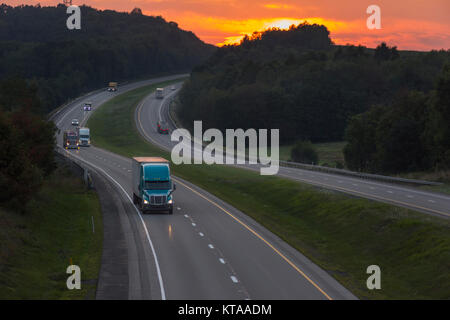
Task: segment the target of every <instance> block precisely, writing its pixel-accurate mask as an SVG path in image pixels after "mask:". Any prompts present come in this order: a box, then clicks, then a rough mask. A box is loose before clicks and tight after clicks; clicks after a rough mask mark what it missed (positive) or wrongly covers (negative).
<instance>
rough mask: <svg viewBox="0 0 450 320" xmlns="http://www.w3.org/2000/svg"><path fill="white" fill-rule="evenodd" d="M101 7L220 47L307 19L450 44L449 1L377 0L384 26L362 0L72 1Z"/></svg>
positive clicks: (348, 30)
mask: <svg viewBox="0 0 450 320" xmlns="http://www.w3.org/2000/svg"><path fill="white" fill-rule="evenodd" d="M58 2H62V1H48V0H44V1H30V0H9V1H6V3H7V4H9V5H18V4H31V5H35V4H37V3H40V4H41V6H45V5H56V4H57V3H58ZM73 3H74V4H77V5H82V4H86V5H89V6H92V7H95V8H98V9H112V10H117V11H126V12H129V11H131V10H132V9H133V8H134V7H139V8H141V9H142V11H143V12H144V14H146V15H161V16H163V17H164V18H165V19H166V20H167V21H175V22H177V23H178V25H179V26H180V27H181V28H182V29H185V30H189V31H192V32H194V33H195V34H196V35H197V36H198V37H199V38H200V39H202V40H203V41H205V42H207V43H211V44H215V45H225V44H233V43H239V41H240V40H241V39H242V38H243V37H244V36H245V35H251V34H252V33H253V32H254V31H263V30H265V29H267V28H273V27H275V28H281V29H287V28H289V26H291V25H292V24H295V25H297V24H299V23H301V22H304V21H307V22H309V23H318V24H324V25H325V26H326V27H327V28H328V30H329V31H330V37H331V39H332V40H333V41H334V43H336V44H347V43H350V44H355V45H358V44H362V45H365V46H368V47H375V46H376V45H378V44H379V43H380V42H382V41H386V42H388V44H389V45H396V46H397V47H398V48H399V49H403V50H405V49H409V50H431V49H449V48H450V22H449V21H450V19H449V13H450V1H448V0H430V1H422V0H408V1H407V0H399V1H387V0H378V1H376V4H377V5H378V6H379V7H380V8H381V25H382V28H381V29H380V30H369V29H367V27H366V19H367V17H368V14H367V13H366V9H367V6H369V4H372V2H366V1H360V0H354V1H351V0H342V1H332V0H317V1H306V0H290V1H289V0H288V1H267V2H264V1H263V2H261V1H258V0H247V1H238V0H226V1H222V0H133V1H120V0H111V1H105V0H80V1H77V0H73Z"/></svg>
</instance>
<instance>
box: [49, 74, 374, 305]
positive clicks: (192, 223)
mask: <svg viewBox="0 0 450 320" xmlns="http://www.w3.org/2000/svg"><path fill="white" fill-rule="evenodd" d="M170 78H171V79H173V77H170ZM168 79H169V77H164V78H159V79H153V80H149V81H144V82H139V83H134V84H128V85H126V86H123V87H120V88H119V92H118V93H116V94H120V93H123V92H125V91H127V90H131V89H133V88H136V87H138V86H142V85H144V84H149V83H152V82H160V81H165V80H168ZM175 93H176V91H173V92H172V94H175ZM116 94H115V93H109V92H106V90H105V91H100V92H96V93H94V94H91V95H89V96H86V97H83V98H82V99H78V100H75V101H74V102H72V103H70V104H68V105H67V106H66V107H65V108H64V109H63V110H61V111H60V112H59V113H58V114H57V115H56V116H55V117H54V121H55V123H56V124H57V126H58V128H59V129H61V131H60V133H59V135H58V137H57V139H58V140H57V143H58V145H59V146H61V143H62V132H63V131H64V130H65V129H70V128H72V126H71V120H72V119H74V118H78V119H80V120H82V121H81V124H82V125H83V124H84V123H85V122H86V120H87V118H88V117H89V115H90V114H91V112H95V109H96V108H97V107H98V106H99V105H101V104H102V103H104V102H106V101H107V100H109V99H111V98H112V97H114V96H115V95H116ZM88 100H89V101H92V102H93V111H91V112H84V111H83V110H82V105H81V103H82V102H85V101H88ZM167 100H168V98H167V97H166V99H164V100H162V101H161V100H156V99H154V98H153V96H152V95H150V96H149V97H148V98H147V99H145V101H144V104H145V105H146V107H145V108H141V106H140V107H139V108H138V109H137V110H140V112H146V111H145V110H148V112H151V114H149V117H148V118H147V120H148V122H146V123H147V124H148V125H147V128H153V126H154V125H155V123H156V120H155V119H157V118H156V117H157V116H159V112H160V110H159V108H160V107H161V105H164V104H165V101H167ZM150 116H151V117H150ZM151 134H152V136H153V137H155V138H156V137H157V139H160V138H161V139H167V136H165V137H162V136H160V135H157V134H156V133H155V132H153V133H151ZM161 141H162V140H161ZM60 149H61V152H63V153H64V154H65V155H67V156H68V157H70V158H72V159H74V160H76V161H78V162H81V163H83V164H84V165H85V166H87V167H89V168H91V169H92V170H95V171H96V172H97V173H99V174H101V175H102V176H103V177H104V178H105V179H107V180H108V182H109V183H110V184H111V186H112V187H113V188H114V189H116V190H118V192H120V193H121V199H115V200H120V201H121V203H122V206H123V208H124V212H126V214H123V215H122V216H121V219H120V220H121V224H122V228H123V230H124V233H125V235H126V243H127V247H128V260H129V261H128V274H129V279H128V298H129V299H240V300H243V299H356V297H355V296H354V295H353V294H352V293H351V292H349V291H348V290H347V289H346V288H344V287H343V286H342V285H340V284H339V283H338V282H337V281H336V280H335V279H334V278H332V277H331V276H330V275H329V274H328V273H327V272H325V271H324V270H322V269H321V268H319V267H318V266H317V265H315V264H313V263H312V262H311V261H310V260H309V259H307V258H306V257H305V256H303V255H302V254H301V253H299V252H298V251H297V250H295V249H294V248H292V247H291V246H289V245H288V244H286V243H285V242H284V241H282V240H281V239H280V238H278V237H277V236H275V235H274V234H273V233H271V232H270V231H268V230H267V229H265V228H264V227H262V226H261V225H259V224H258V223H257V222H255V221H254V220H253V219H251V218H249V217H248V216H246V215H245V214H243V213H242V212H240V211H239V210H237V209H236V208H233V207H232V206H230V205H229V204H227V203H225V202H223V201H221V200H220V199H218V198H216V197H215V196H213V195H211V194H209V193H208V192H207V191H205V190H202V189H200V188H198V187H196V186H194V185H192V184H191V183H189V182H188V181H184V180H182V179H180V178H177V177H175V178H174V180H175V183H176V185H177V189H176V191H175V193H174V199H175V210H174V214H173V215H167V214H145V215H143V214H141V213H140V212H139V211H138V210H137V209H136V207H135V206H134V205H133V204H132V201H131V196H132V192H131V186H130V183H131V159H128V158H124V157H122V156H119V155H117V154H113V153H111V152H109V151H105V150H102V149H99V148H97V147H95V146H91V147H86V148H82V149H81V150H63V149H62V148H60ZM106 231H107V230H105V232H106ZM366 267H367V266H361V272H364V270H365V268H366Z"/></svg>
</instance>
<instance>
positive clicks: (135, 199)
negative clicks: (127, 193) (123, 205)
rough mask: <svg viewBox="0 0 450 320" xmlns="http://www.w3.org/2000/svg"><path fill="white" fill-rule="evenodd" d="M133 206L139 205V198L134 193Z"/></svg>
mask: <svg viewBox="0 0 450 320" xmlns="http://www.w3.org/2000/svg"><path fill="white" fill-rule="evenodd" d="M133 204H137V197H136V195H135V194H134V193H133Z"/></svg>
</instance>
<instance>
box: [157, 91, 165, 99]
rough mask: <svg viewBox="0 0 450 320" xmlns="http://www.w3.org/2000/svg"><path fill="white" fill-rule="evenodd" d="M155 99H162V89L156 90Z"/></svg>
mask: <svg viewBox="0 0 450 320" xmlns="http://www.w3.org/2000/svg"><path fill="white" fill-rule="evenodd" d="M155 95H156V99H162V98H164V88H156V93H155Z"/></svg>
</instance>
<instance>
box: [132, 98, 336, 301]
mask: <svg viewBox="0 0 450 320" xmlns="http://www.w3.org/2000/svg"><path fill="white" fill-rule="evenodd" d="M144 99H145V98H144ZM143 102H144V101H142V102H141V103H140V104H139V106H138V109H139V110H138V121H139V125H140V127H141V129H142V132H143V133H144V135H145V136H146V137H147V138H148V139H149V140H151V141H154V140H153V139H152V138H150V137H149V136H148V135H147V133H146V132H145V130H144V127H143V126H142V122H141V112H140V110H141V109H142V106H143ZM156 144H157V143H156ZM174 180H175V181H177V183H180V184H181V185H183V186H184V187H186V188H187V189H189V190H191V191H192V192H194V193H195V194H197V195H198V196H200V197H202V198H203V199H205V200H206V201H208V202H210V203H211V204H213V205H214V206H216V207H217V208H219V209H220V210H222V211H223V212H225V213H226V214H228V215H229V216H230V217H232V218H233V219H234V220H235V221H237V222H238V223H239V224H241V225H242V226H243V227H245V228H246V229H247V230H248V231H250V232H251V233H253V234H254V235H255V236H256V237H258V238H259V239H260V240H261V241H263V242H264V243H265V244H266V245H267V246H269V247H270V248H271V249H272V250H273V251H275V252H276V253H277V254H278V255H279V256H280V257H281V258H283V259H284V260H285V261H286V262H287V263H288V264H289V265H290V266H291V267H292V268H294V269H295V270H296V271H297V272H298V273H300V274H301V275H302V276H303V277H304V278H305V279H306V280H308V282H309V283H311V284H312V285H313V286H314V287H315V288H316V289H317V290H319V291H320V292H321V293H322V294H323V295H324V296H325V297H326V298H327V299H328V300H333V299H332V298H331V297H330V296H329V295H328V294H327V293H326V292H325V291H323V290H322V288H320V287H319V286H318V285H317V284H316V283H315V282H314V281H312V280H311V279H310V278H309V277H308V276H307V275H306V274H305V273H304V272H303V271H302V270H300V269H299V268H298V267H297V266H296V265H295V264H294V263H293V262H292V261H291V260H289V259H288V258H287V257H286V256H285V255H283V254H282V253H281V252H280V251H278V250H277V249H276V248H275V247H274V246H273V245H272V244H271V243H270V242H268V241H267V240H266V239H264V238H263V237H262V236H261V235H259V234H258V233H257V232H256V231H255V230H253V229H252V228H250V227H249V226H248V225H246V224H245V223H244V222H242V221H241V220H239V219H238V218H236V217H235V216H234V215H233V214H232V213H230V212H229V211H227V210H226V209H225V208H223V207H222V206H220V205H219V204H217V203H216V202H214V201H212V200H210V199H209V198H207V197H206V196H204V195H202V194H201V193H199V192H198V191H196V190H194V189H192V188H191V187H189V186H188V185H186V184H184V183H183V182H181V181H180V180H178V179H174Z"/></svg>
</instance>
